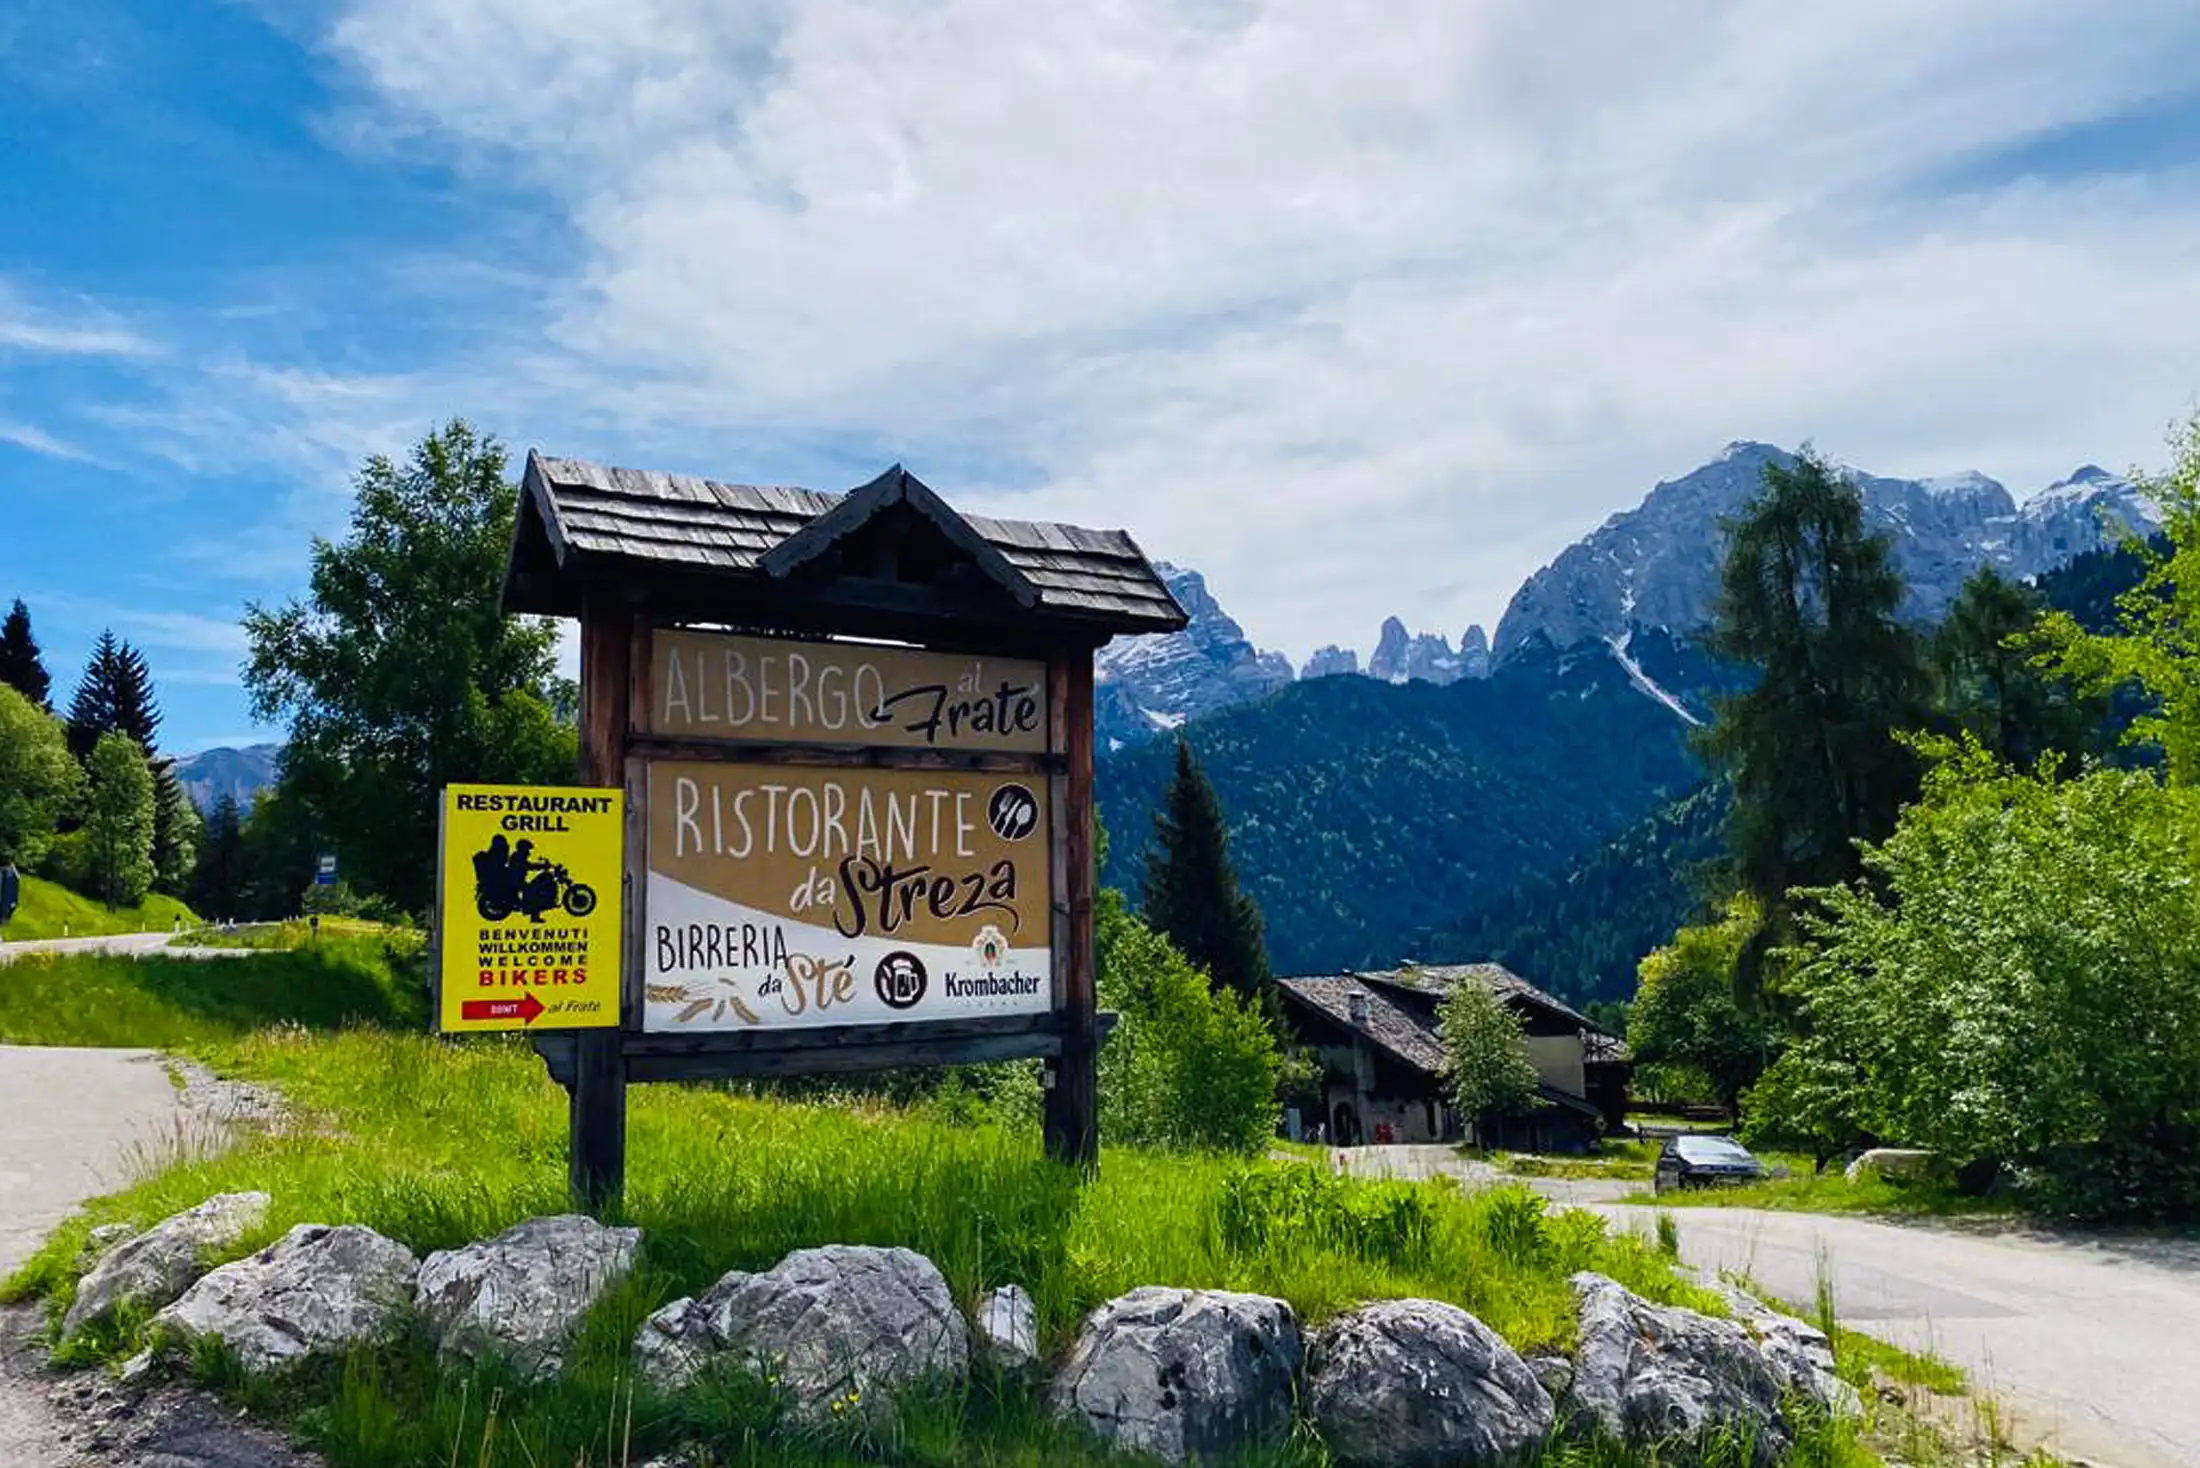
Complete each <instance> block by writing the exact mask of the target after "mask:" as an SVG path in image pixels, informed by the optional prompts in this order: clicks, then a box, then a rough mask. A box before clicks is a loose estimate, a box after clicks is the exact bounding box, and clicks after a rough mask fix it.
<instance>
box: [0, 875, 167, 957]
mask: <svg viewBox="0 0 2200 1468" xmlns="http://www.w3.org/2000/svg"><path fill="white" fill-rule="evenodd" d="M197 922H198V918H197V917H196V916H194V915H193V914H192V911H191V909H190V908H188V907H186V906H184V905H183V903H181V902H180V901H178V900H177V899H175V898H173V897H164V896H162V895H161V894H160V893H158V892H155V893H152V894H150V895H149V896H147V897H146V899H145V900H144V901H143V902H141V903H139V904H138V905H136V906H135V907H109V906H107V905H106V904H105V903H103V902H101V901H99V900H98V899H97V898H92V897H86V896H84V895H82V894H81V893H77V892H71V891H70V890H69V889H68V888H66V887H63V886H61V885H59V884H58V883H54V882H49V881H46V880H45V879H43V878H41V877H30V876H26V877H24V878H23V893H22V905H21V906H19V907H17V908H16V910H15V915H14V916H13V917H11V918H9V919H8V925H7V927H6V928H4V929H0V941H6V942H9V943H17V942H24V941H28V940H31V939H38V938H90V937H99V936H104V935H106V934H110V933H165V932H168V931H169V930H171V929H173V928H176V927H178V926H182V927H190V926H192V925H193V924H195V923H197Z"/></svg>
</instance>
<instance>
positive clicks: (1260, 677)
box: [1093, 561, 1291, 750]
mask: <svg viewBox="0 0 2200 1468" xmlns="http://www.w3.org/2000/svg"><path fill="white" fill-rule="evenodd" d="M1154 569H1155V570H1156V571H1158V572H1160V573H1161V579H1162V581H1163V582H1164V583H1165V584H1166V585H1167V586H1168V588H1169V594H1170V595H1172V596H1174V597H1175V598H1176V600H1177V604H1178V605H1179V606H1181V607H1183V608H1184V611H1185V614H1186V615H1187V616H1188V617H1190V619H1191V620H1190V622H1189V623H1188V624H1187V625H1186V626H1185V628H1184V630H1183V631H1182V632H1169V633H1152V634H1149V635H1147V636H1143V637H1118V638H1116V639H1115V640H1114V641H1113V642H1110V643H1109V644H1108V645H1107V646H1106V647H1103V648H1102V649H1100V651H1099V653H1098V654H1096V655H1095V656H1094V658H1093V679H1094V687H1093V719H1094V727H1095V733H1096V736H1097V738H1098V740H1099V743H1100V747H1101V748H1102V749H1103V750H1106V749H1113V748H1120V747H1122V746H1123V745H1125V744H1128V743H1131V742H1133V741H1135V740H1138V739H1143V738H1146V737H1148V736H1149V735H1151V734H1153V733H1154V732H1155V731H1157V730H1162V729H1174V728H1176V727H1177V726H1178V725H1180V724H1182V723H1183V722H1184V721H1185V720H1186V719H1191V718H1197V717H1198V716H1199V715H1201V714H1203V713H1209V712H1211V711H1213V710H1215V709H1218V708H1224V707H1227V706H1228V705H1230V704H1233V703H1243V702H1244V701H1245V700H1247V699H1249V698H1257V697H1259V696H1260V695H1261V694H1264V693H1268V692H1271V691H1273V690H1275V689H1277V688H1280V687H1282V686H1283V685H1284V684H1286V683H1289V682H1290V681H1291V663H1290V660H1289V659H1288V658H1286V657H1284V656H1283V654H1281V653H1277V652H1264V651H1262V650H1261V649H1260V648H1257V647H1255V646H1254V645H1253V643H1252V641H1251V639H1249V638H1247V637H1246V635H1245V629H1244V628H1243V627H1240V626H1239V625H1238V623H1237V620H1236V619H1235V618H1233V617H1232V616H1231V615H1230V614H1229V613H1228V612H1226V611H1224V610H1223V609H1222V603H1221V602H1219V601H1217V600H1216V599H1215V597H1214V594H1213V593H1212V592H1210V591H1209V590H1208V589H1207V578H1206V577H1204V576H1202V575H1201V574H1200V573H1199V572H1197V571H1194V570H1192V569H1190V568H1189V567H1186V566H1176V565H1171V564H1170V563H1168V562H1166V561H1157V562H1155V564H1154Z"/></svg>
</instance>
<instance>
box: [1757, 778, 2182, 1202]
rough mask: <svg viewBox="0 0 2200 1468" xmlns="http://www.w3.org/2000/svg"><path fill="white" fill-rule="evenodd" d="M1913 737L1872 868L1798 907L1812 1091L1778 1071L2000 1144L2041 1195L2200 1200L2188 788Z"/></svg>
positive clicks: (1837, 1104) (1852, 1117) (1911, 1138)
mask: <svg viewBox="0 0 2200 1468" xmlns="http://www.w3.org/2000/svg"><path fill="white" fill-rule="evenodd" d="M1927 747H1928V748H1929V749H1932V750H1933V751H1934V753H1935V756H1936V758H1937V759H1938V761H1939V763H1938V764H1937V766H1936V768H1935V769H1934V770H1933V771H1932V772H1931V773H1930V774H1929V775H1928V776H1927V779H1926V782H1925V791H1924V796H1923V798H1922V799H1921V800H1920V801H1919V802H1918V803H1917V804H1916V805H1914V806H1912V807H1911V808H1910V809H1909V810H1908V811H1906V812H1905V813H1904V815H1903V817H1902V820H1901V823H1900V824H1899V826H1898V827H1897V828H1896V830H1895V833H1894V835H1893V836H1892V837H1890V838H1889V839H1888V840H1887V841H1886V842H1885V843H1883V844H1881V845H1878V846H1875V847H1872V848H1870V849H1869V851H1868V852H1867V854H1866V864H1867V866H1868V868H1869V869H1870V871H1871V872H1872V874H1873V876H1874V877H1875V878H1876V879H1877V880H1876V882H1875V883H1873V884H1870V885H1867V884H1864V883H1855V884H1851V885H1849V886H1845V887H1839V888H1830V889H1824V890H1820V891H1816V892H1813V893H1812V894H1811V898H1812V902H1811V903H1810V904H1809V905H1806V906H1804V907H1802V908H1800V909H1799V921H1800V924H1801V927H1802V931H1803V934H1804V936H1805V938H1806V940H1807V941H1806V944H1805V946H1804V947H1803V948H1802V949H1801V951H1800V952H1799V953H1798V955H1797V957H1796V961H1795V962H1794V963H1793V964H1792V965H1789V966H1787V967H1786V970H1785V972H1784V973H1783V976H1782V980H1781V982H1782V983H1783V984H1784V985H1785V986H1787V987H1788V988H1790V989H1791V990H1792V991H1793V992H1794V994H1795V995H1796V997H1797V998H1798V1000H1799V1001H1800V1003H1801V1005H1802V1007H1803V1011H1804V1013H1805V1014H1806V1015H1807V1017H1808V1019H1809V1021H1810V1028H1809V1033H1807V1034H1806V1035H1804V1036H1803V1037H1802V1038H1800V1039H1798V1040H1797V1041H1796V1042H1795V1052H1796V1053H1797V1054H1799V1055H1800V1056H1802V1057H1803V1061H1804V1062H1807V1063H1808V1070H1807V1072H1806V1073H1805V1075H1804V1077H1803V1078H1804V1079H1807V1080H1809V1081H1811V1082H1812V1083H1813V1085H1814V1086H1816V1087H1817V1088H1818V1091H1819V1094H1817V1095H1816V1096H1815V1097H1812V1096H1807V1095H1802V1094H1800V1091H1801V1088H1788V1089H1794V1090H1797V1091H1798V1093H1799V1094H1798V1099H1799V1100H1808V1101H1810V1102H1811V1104H1812V1105H1814V1106H1815V1107H1816V1108H1817V1111H1818V1114H1819V1119H1821V1120H1822V1119H1823V1118H1824V1117H1829V1116H1830V1117H1832V1118H1834V1119H1836V1120H1840V1121H1843V1122H1845V1123H1846V1124H1848V1125H1852V1126H1854V1127H1855V1128H1856V1129H1857V1130H1859V1131H1863V1132H1869V1133H1870V1134H1872V1135H1875V1136H1880V1137H1884V1138H1886V1139H1887V1140H1888V1141H1890V1142H1893V1143H1895V1144H1897V1145H1904V1146H1921V1147H1929V1148H1933V1149H1935V1150H1937V1151H1939V1152H1941V1153H1943V1154H1944V1155H1945V1156H1946V1157H1947V1158H1948V1159H1949V1160H1950V1161H1952V1162H1956V1163H1963V1162H1967V1161H1970V1160H1973V1159H1977V1158H1983V1157H1993V1158H1998V1159H2002V1160H2006V1161H2010V1162H2015V1163H2019V1164H2021V1165H2022V1167H2023V1169H2024V1170H2025V1171H2026V1172H2027V1173H2029V1174H2032V1175H2033V1176H2034V1177H2035V1178H2036V1185H2037V1187H2038V1188H2039V1190H2040V1191H2039V1196H2040V1197H2041V1199H2042V1201H2045V1202H2049V1203H2051V1204H2052V1205H2054V1206H2057V1207H2064V1208H2069V1209H2073V1210H2076V1211H2082V1212H2088V1213H2124V1214H2133V1213H2136V1214H2153V1215H2159V1216H2167V1217H2176V1218H2181V1219H2189V1218H2193V1217H2200V1171H2196V1170H2195V1169H2194V1167H2193V1165H2192V1158H2193V1157H2194V1156H2195V1155H2196V1154H2200V884H2196V883H2195V882H2194V881H2193V880H2192V874H2193V873H2194V872H2195V871H2200V792H2195V791H2194V790H2192V789H2190V788H2185V787H2170V786H2165V785H2163V784H2162V783H2161V782H2160V781H2159V780H2158V779H2157V778H2156V776H2155V775H2154V774H2153V773H2152V772H2145V771H2141V772H2130V771H2119V770H2096V771H2094V772H2092V773H2090V774H2087V775H2084V776H2082V777H2080V778H2078V779H2074V780H2065V781H2059V782H2058V781H2052V780H2049V779H2046V778H2043V777H2042V776H2041V775H2039V774H2036V773H2035V774H2024V773H2016V772H2011V771H2009V770H2008V769H2006V768H2005V767H2003V766H2001V765H2000V764H1999V763H1998V762H1997V761H1995V760H1994V759H1993V758H1992V757H1991V756H1990V755H1988V754H1987V753H1986V752H1985V750H1984V749H1983V748H1981V747H1980V746H1979V745H1978V744H1977V742H1976V741H1967V742H1966V743H1965V744H1964V745H1963V746H1961V747H1958V746H1956V745H1953V744H1949V743H1946V742H1941V743H1939V744H1937V745H1931V744H1928V746H1927ZM1782 1064H1783V1066H1785V1065H1786V1064H1787V1062H1786V1061H1785V1060H1784V1059H1783V1062H1782ZM1843 1077H1847V1078H1849V1082H1850V1083H1849V1085H1848V1087H1847V1088H1846V1090H1845V1091H1843V1090H1841V1088H1840V1082H1841V1079H1842V1078H1843ZM1768 1079H1769V1078H1768ZM1828 1086H1831V1087H1833V1089H1834V1094H1831V1095H1828V1094H1826V1093H1825V1088H1826V1087H1828ZM1760 1089H1764V1088H1760ZM1781 1089H1782V1088H1779V1087H1775V1088H1772V1089H1771V1092H1770V1093H1769V1094H1768V1095H1767V1097H1766V1099H1767V1100H1768V1101H1769V1102H1771V1103H1772V1104H1774V1105H1775V1106H1778V1105H1780V1104H1782V1103H1781V1100H1780V1095H1779V1093H1780V1090H1781ZM1808 1120H1809V1119H1808V1118H1806V1121H1808ZM1813 1124H1815V1123H1813Z"/></svg>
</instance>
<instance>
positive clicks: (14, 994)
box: [0, 939, 423, 1049]
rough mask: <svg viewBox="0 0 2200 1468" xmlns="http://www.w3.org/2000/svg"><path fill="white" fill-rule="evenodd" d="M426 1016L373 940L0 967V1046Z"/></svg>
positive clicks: (228, 1035) (65, 958)
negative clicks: (251, 953)
mask: <svg viewBox="0 0 2200 1468" xmlns="http://www.w3.org/2000/svg"><path fill="white" fill-rule="evenodd" d="M422 1012H423V1006H422V1001H421V991H420V988H419V985H418V983H417V981H416V980H415V979H414V978H413V977H411V975H410V973H409V971H408V970H406V969H404V968H403V967H401V966H393V964H392V963H391V962H390V954H389V953H388V951H387V949H386V947H385V945H384V944H382V943H381V942H379V941H373V940H360V939H349V940H344V941H341V942H328V943H323V944H320V945H317V946H316V947H314V948H312V949H309V950H301V951H299V952H295V953H280V954H270V955H267V956H265V957H254V958H250V959H219V960H215V959H208V960H194V959H183V958H169V957H164V956H153V957H145V958H131V957H124V956H118V955H112V954H92V953H71V954H33V955H31V956H29V957H26V958H19V959H17V960H15V961H14V962H13V963H10V964H7V965H5V966H4V967H0V1043H6V1044H11V1045H146V1046H154V1047H158V1048H164V1049H179V1048H184V1047H191V1046H202V1045H208V1044H216V1043H220V1042H224V1041H231V1040H235V1039H237V1038H240V1037H242V1036H244V1035H247V1034H250V1033H252V1032H253V1031H254V1030H257V1029H260V1028H262V1027H264V1026H267V1025H276V1024H297V1025H308V1026H312V1027H315V1028H323V1029H332V1028H335V1027H337V1026H340V1025H344V1024H350V1023H361V1024H384V1025H394V1024H411V1023H417V1022H418V1019H419V1016H420V1015H421V1014H422Z"/></svg>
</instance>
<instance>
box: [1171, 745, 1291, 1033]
mask: <svg viewBox="0 0 2200 1468" xmlns="http://www.w3.org/2000/svg"><path fill="white" fill-rule="evenodd" d="M1143 915H1144V917H1145V919H1146V921H1147V922H1148V923H1150V924H1152V925H1153V927H1154V929H1155V930H1156V931H1158V932H1160V933H1162V934H1163V935H1164V936H1166V937H1167V938H1168V939H1169V941H1170V942H1171V943H1173V944H1175V945H1176V947H1177V949H1178V951H1179V952H1181V953H1182V954H1183V955H1184V956H1185V957H1186V958H1188V959H1190V960H1191V962H1192V964H1193V965H1194V966H1195V967H1197V968H1200V969H1203V970H1205V971H1206V973H1207V975H1208V977H1210V978H1211V979H1213V980H1214V981H1215V982H1216V983H1219V984H1223V985H1225V986H1227V987H1228V988H1230V989H1231V990H1233V991H1235V992H1236V993H1237V994H1238V995H1239V997H1241V998H1243V999H1246V1000H1248V1001H1249V1002H1251V1003H1254V1004H1257V1005H1261V1006H1263V1007H1265V1006H1266V1005H1268V1004H1269V1003H1270V1002H1271V995H1270V993H1269V987H1268V950H1267V947H1266V945H1265V944H1264V943H1263V942H1262V939H1261V919H1260V908H1259V906H1258V905H1257V904H1256V903H1255V902H1254V901H1253V898H1252V895H1251V894H1250V893H1247V892H1243V891H1240V890H1239V888H1238V880H1237V871H1236V869H1235V868H1234V867H1232V866H1231V864H1230V835H1229V828H1228V826H1227V825H1226V824H1225V822H1224V821H1223V818H1222V802H1221V801H1220V800H1219V799H1217V798H1216V796H1215V787H1214V786H1213V785H1211V784H1210V783H1208V780H1207V776H1206V774H1205V772H1203V771H1202V770H1201V769H1200V768H1199V762H1198V761H1197V760H1196V759H1194V758H1193V757H1192V747H1191V745H1190V744H1189V743H1188V742H1187V741H1186V740H1185V739H1184V738H1183V737H1182V736H1179V737H1178V739H1177V742H1176V776H1175V778H1174V779H1173V780H1172V781H1171V782H1170V784H1169V789H1168V793H1167V795H1166V797H1165V798H1164V799H1163V801H1162V805H1161V809H1160V810H1158V811H1156V812H1155V813H1154V844H1153V845H1152V846H1151V847H1149V848H1148V849H1147V851H1146V883H1145V893H1144V902H1143Z"/></svg>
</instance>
